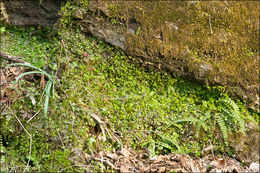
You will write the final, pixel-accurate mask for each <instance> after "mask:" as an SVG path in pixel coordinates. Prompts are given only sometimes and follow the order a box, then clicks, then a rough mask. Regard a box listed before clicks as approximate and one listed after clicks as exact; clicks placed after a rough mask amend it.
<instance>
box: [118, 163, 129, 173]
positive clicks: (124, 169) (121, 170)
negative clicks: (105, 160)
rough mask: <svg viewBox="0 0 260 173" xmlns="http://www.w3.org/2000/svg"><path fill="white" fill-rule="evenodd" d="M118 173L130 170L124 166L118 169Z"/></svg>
mask: <svg viewBox="0 0 260 173" xmlns="http://www.w3.org/2000/svg"><path fill="white" fill-rule="evenodd" d="M120 172H130V170H129V169H128V168H127V167H126V166H125V165H122V166H121V167H120Z"/></svg>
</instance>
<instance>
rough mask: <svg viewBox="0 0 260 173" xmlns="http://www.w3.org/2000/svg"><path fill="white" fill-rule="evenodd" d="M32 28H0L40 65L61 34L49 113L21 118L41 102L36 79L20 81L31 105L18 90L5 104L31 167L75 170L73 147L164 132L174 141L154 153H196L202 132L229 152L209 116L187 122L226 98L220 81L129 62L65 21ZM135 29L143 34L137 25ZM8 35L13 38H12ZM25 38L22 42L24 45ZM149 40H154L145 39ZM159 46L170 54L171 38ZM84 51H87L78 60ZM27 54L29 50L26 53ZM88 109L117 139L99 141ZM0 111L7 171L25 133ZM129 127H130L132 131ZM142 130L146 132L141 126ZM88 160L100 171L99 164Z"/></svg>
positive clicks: (53, 53)
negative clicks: (45, 29)
mask: <svg viewBox="0 0 260 173" xmlns="http://www.w3.org/2000/svg"><path fill="white" fill-rule="evenodd" d="M150 5H151V4H150ZM34 29H35V28H29V29H21V28H13V27H7V28H6V32H8V34H7V33H6V32H5V33H4V39H1V41H2V42H1V45H3V46H2V48H3V49H2V50H3V51H4V52H8V53H9V54H12V55H19V54H20V55H21V56H22V57H25V60H26V61H28V62H30V63H33V64H37V62H38V61H36V62H34V61H35V59H34V57H35V55H36V54H37V56H39V57H44V56H47V57H48V58H47V60H44V62H43V63H42V64H41V65H39V67H41V68H43V69H47V68H45V66H47V64H48V66H49V67H50V68H51V69H52V70H55V68H54V67H55V64H56V66H57V63H58V61H59V56H60V39H63V41H64V43H65V46H66V49H64V50H63V51H62V54H61V62H62V63H64V64H65V65H66V68H64V69H63V73H62V75H61V78H60V83H61V86H58V87H57V88H56V90H55V94H54V97H53V98H51V100H50V107H49V114H48V117H44V116H43V112H42V111H40V112H39V114H37V116H36V117H35V118H34V119H33V120H31V121H30V122H29V123H27V121H28V119H29V118H30V117H32V116H33V115H35V113H36V112H37V111H38V110H39V109H41V108H42V103H41V102H40V96H41V92H42V91H41V90H40V88H39V79H37V78H34V80H32V81H27V80H25V81H22V82H21V88H20V89H21V91H23V92H26V93H28V94H29V95H31V96H33V97H34V98H35V100H36V102H37V104H36V105H32V102H31V100H30V98H29V95H27V96H24V95H20V96H21V97H20V98H17V99H16V100H15V102H13V103H12V105H11V106H10V107H11V109H12V110H13V111H14V112H15V113H16V115H17V116H18V117H19V118H20V119H21V121H22V123H23V124H24V126H25V128H26V129H27V130H28V132H29V133H30V134H31V135H32V139H33V145H32V157H31V159H32V161H31V163H30V164H31V165H30V169H29V170H30V171H38V172H39V171H41V172H51V171H55V172H57V171H61V170H63V169H65V168H67V169H66V170H67V171H74V172H75V171H80V168H76V167H69V166H71V165H74V162H76V161H78V160H73V159H71V158H73V151H74V149H80V150H82V151H83V152H85V153H88V154H93V153H96V152H99V151H102V150H104V149H106V150H109V151H113V150H117V149H118V148H120V146H121V144H120V143H122V144H123V145H125V146H130V147H133V148H143V149H145V148H149V147H150V146H151V145H152V144H153V142H158V143H159V142H161V143H162V138H163V137H166V138H169V140H170V141H174V142H175V144H174V145H172V146H171V147H169V146H168V148H164V147H162V146H163V144H161V143H160V144H161V145H160V146H157V147H156V149H155V152H154V153H155V154H158V153H159V152H163V153H168V152H182V153H189V154H191V155H197V156H200V155H201V153H200V152H201V150H202V147H203V146H204V145H207V142H208V140H205V139H209V140H211V142H212V144H213V145H214V146H215V148H214V149H215V150H216V152H223V151H229V148H227V147H225V145H224V143H223V141H222V135H221V132H220V130H219V128H218V126H217V125H216V124H215V123H214V119H207V121H205V122H204V126H205V127H204V128H203V129H201V130H200V131H199V132H197V131H196V130H195V128H196V125H197V124H196V121H187V119H188V120H191V119H200V118H205V114H206V113H210V114H211V115H212V117H213V116H215V115H217V113H223V110H222V106H221V104H220V103H219V101H218V100H219V98H229V96H228V94H227V93H226V92H225V88H223V87H205V86H200V85H198V84H195V83H192V82H189V81H186V80H183V79H181V78H173V77H172V76H170V75H168V74H165V73H159V72H158V71H154V70H148V69H145V68H143V67H141V66H139V65H134V64H132V63H130V62H131V61H132V59H133V58H132V57H129V56H127V55H125V54H124V53H123V52H122V51H121V50H118V49H116V48H114V47H112V46H110V45H108V44H106V43H104V42H103V41H101V40H99V39H97V38H94V37H91V36H87V37H86V36H85V35H84V34H83V33H81V32H80V31H79V30H73V29H70V28H67V29H65V30H60V31H59V33H56V36H55V34H54V35H52V36H51V37H48V39H43V36H42V35H41V34H39V35H35V36H34V37H33V38H31V37H30V36H29V33H30V32H31V31H32V30H34ZM146 29H147V28H146ZM50 33H52V32H50ZM141 35H145V34H144V33H143V26H142V32H140V36H141ZM147 36H148V35H147ZM13 38H15V39H16V40H17V42H14V41H13V40H12V39H13ZM132 39H133V40H132V41H133V42H135V43H136V44H139V46H145V45H144V44H143V45H142V40H141V39H140V37H139V36H138V35H136V36H135V37H133V38H132ZM28 40H29V43H28V44H26V41H28ZM149 41H151V44H156V46H159V44H160V42H156V41H154V40H152V39H151V40H149ZM47 45H48V46H47ZM164 46H165V47H167V49H166V50H167V51H166V50H164V49H163V48H161V49H160V50H162V52H163V51H165V52H163V54H167V53H169V52H170V48H169V47H170V45H168V44H167V43H165V44H164ZM38 48H41V49H38ZM50 48H51V49H50ZM142 48H143V47H142ZM155 48H156V47H153V49H151V51H150V53H151V54H154V52H155V50H154V49H155ZM176 49H177V48H176ZM244 51H245V52H247V50H244ZM84 52H87V53H88V57H87V58H85V59H84V57H83V53H84ZM27 54H30V55H34V56H28V57H26V56H25V55H27ZM249 54H250V53H249ZM36 60H37V59H36ZM156 60H157V61H158V62H159V61H161V60H160V59H156ZM50 73H52V71H50ZM65 93H66V94H65ZM236 104H237V105H239V108H240V110H241V112H242V114H243V115H244V117H243V119H244V120H245V121H246V122H249V121H252V117H251V114H252V113H250V112H248V110H247V109H245V107H244V105H243V103H242V102H240V101H238V100H237V101H236ZM194 108H195V109H194ZM24 112H26V113H29V114H28V116H29V117H25V114H24ZM92 114H97V115H98V116H100V118H101V119H102V121H104V122H105V123H104V124H106V128H107V129H109V130H111V133H112V132H113V134H115V135H116V134H120V135H118V137H119V136H120V137H119V140H120V142H118V141H116V140H114V139H111V138H110V136H109V135H108V134H107V133H105V137H106V141H104V140H102V138H101V137H102V136H103V133H102V131H101V129H100V124H99V123H98V122H96V120H95V119H93V118H92ZM1 116H2V117H1V124H2V125H3V129H4V130H3V131H2V130H1V133H2V136H3V138H4V141H5V142H7V144H5V146H4V147H5V151H6V152H5V153H4V154H3V155H4V156H5V161H4V162H2V164H3V167H4V168H5V169H6V170H7V171H10V169H12V168H14V169H15V170H17V171H23V168H21V167H17V165H18V166H25V165H26V162H27V161H28V151H29V138H28V136H27V134H26V133H25V132H24V131H22V129H21V127H20V124H19V123H18V122H17V120H16V119H15V117H14V116H13V115H12V114H11V113H10V112H9V111H8V110H7V109H6V110H5V111H4V112H3V114H1ZM258 120H259V118H258ZM178 121H179V122H178ZM226 123H227V128H228V130H229V131H231V132H234V131H237V129H238V127H239V126H238V124H236V123H234V122H233V121H231V120H229V119H227V120H226ZM205 129H206V130H205ZM135 130H137V132H135V133H133V132H134V131H135ZM144 130H145V131H151V132H149V133H146V132H144ZM190 131H193V132H194V133H201V134H202V135H201V138H198V139H197V138H195V137H193V138H192V139H191V138H185V137H184V136H185V135H186V134H187V133H189V132H190ZM208 131H209V132H208ZM167 140H168V139H167ZM160 147H161V148H160ZM69 158H70V159H69ZM83 160H84V159H83ZM84 164H86V163H84ZM88 164H89V165H90V166H93V167H95V169H96V171H99V169H100V165H99V164H97V163H95V162H94V163H92V162H91V163H88ZM15 165H16V166H15ZM13 166H15V167H13Z"/></svg>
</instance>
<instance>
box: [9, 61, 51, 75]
mask: <svg viewBox="0 0 260 173" xmlns="http://www.w3.org/2000/svg"><path fill="white" fill-rule="evenodd" d="M10 66H25V67H30V68H33V69H36V70H38V71H40V72H42V74H45V75H46V76H48V77H49V78H50V79H53V78H54V77H53V76H52V75H50V74H49V73H47V72H46V71H44V70H42V69H40V68H38V67H35V66H33V65H31V64H24V63H13V64H9V65H7V66H6V68H8V67H10Z"/></svg>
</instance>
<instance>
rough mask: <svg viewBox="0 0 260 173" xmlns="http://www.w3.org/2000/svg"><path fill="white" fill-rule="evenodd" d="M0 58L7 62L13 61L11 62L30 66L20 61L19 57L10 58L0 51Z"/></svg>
mask: <svg viewBox="0 0 260 173" xmlns="http://www.w3.org/2000/svg"><path fill="white" fill-rule="evenodd" d="M0 57H1V58H3V59H5V60H7V61H13V62H16V63H24V64H30V63H28V62H26V61H24V60H22V58H21V57H15V56H11V55H8V54H6V53H3V52H1V51H0Z"/></svg>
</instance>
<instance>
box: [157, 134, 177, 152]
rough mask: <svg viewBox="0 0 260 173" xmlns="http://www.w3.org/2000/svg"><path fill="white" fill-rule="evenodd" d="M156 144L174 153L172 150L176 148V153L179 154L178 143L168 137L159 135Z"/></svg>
mask: <svg viewBox="0 0 260 173" xmlns="http://www.w3.org/2000/svg"><path fill="white" fill-rule="evenodd" d="M156 144H157V145H158V146H160V147H163V148H167V149H169V150H171V151H174V150H175V149H174V148H175V147H176V148H177V149H178V151H179V152H181V147H180V145H179V144H178V142H177V141H176V140H175V139H174V138H172V137H170V136H165V135H160V140H159V141H157V142H156Z"/></svg>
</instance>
